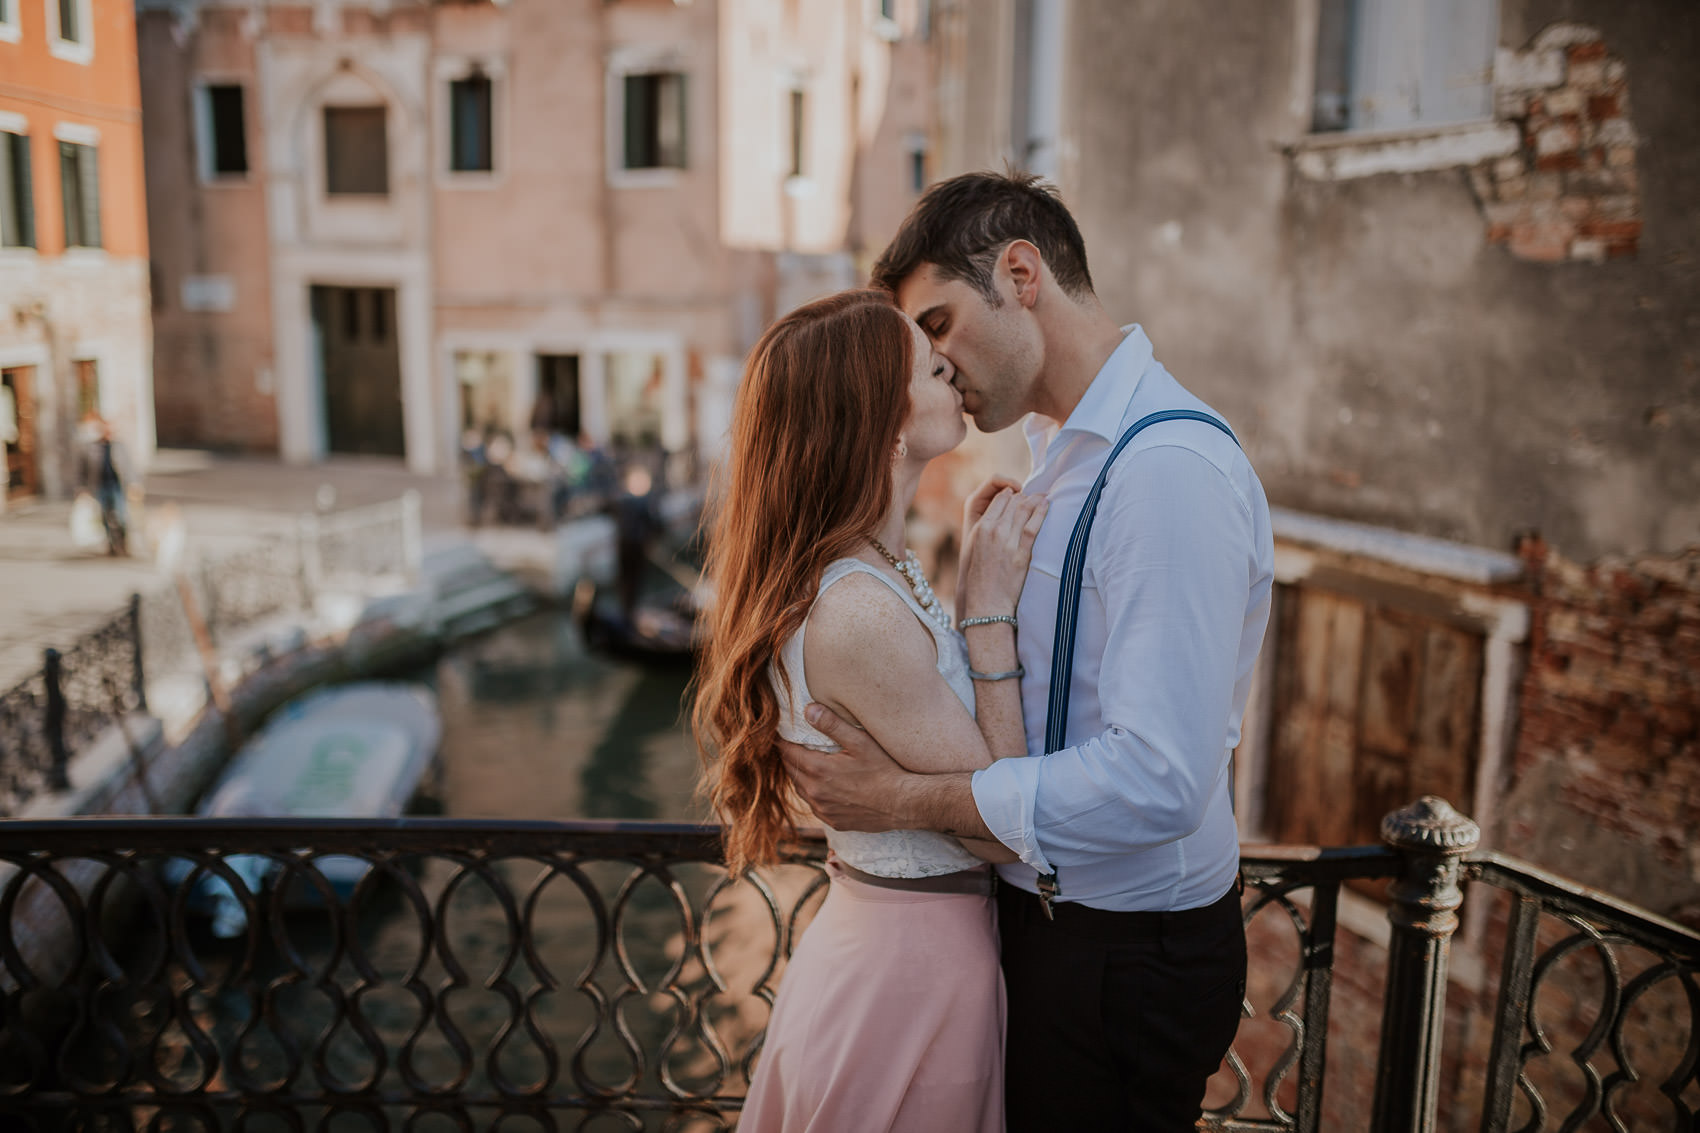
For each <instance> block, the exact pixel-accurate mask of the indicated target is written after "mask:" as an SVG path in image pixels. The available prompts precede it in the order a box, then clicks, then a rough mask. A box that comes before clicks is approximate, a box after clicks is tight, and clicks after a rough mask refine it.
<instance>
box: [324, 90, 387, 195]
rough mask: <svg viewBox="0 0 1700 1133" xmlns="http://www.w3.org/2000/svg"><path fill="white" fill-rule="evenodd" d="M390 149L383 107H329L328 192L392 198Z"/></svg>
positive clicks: (326, 137) (327, 115)
mask: <svg viewBox="0 0 1700 1133" xmlns="http://www.w3.org/2000/svg"><path fill="white" fill-rule="evenodd" d="M389 191H390V147H389V138H388V134H387V132H386V130H385V110H384V108H383V107H382V106H327V107H325V192H327V193H330V194H332V195H333V196H378V197H382V196H388V195H389Z"/></svg>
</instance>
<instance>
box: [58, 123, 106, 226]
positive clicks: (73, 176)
mask: <svg viewBox="0 0 1700 1133" xmlns="http://www.w3.org/2000/svg"><path fill="white" fill-rule="evenodd" d="M59 199H60V201H61V203H62V204H63V206H64V210H65V247H67V248H98V247H100V161H99V152H98V151H97V150H96V149H95V148H94V147H93V146H86V145H82V144H80V143H78V142H67V141H63V140H61V141H60V143H59Z"/></svg>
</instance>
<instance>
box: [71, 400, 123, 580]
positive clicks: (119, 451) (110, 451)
mask: <svg viewBox="0 0 1700 1133" xmlns="http://www.w3.org/2000/svg"><path fill="white" fill-rule="evenodd" d="M87 424H88V431H89V432H90V433H91V434H92V439H91V440H89V441H88V442H87V443H86V444H84V446H83V449H82V452H81V453H80V454H79V456H78V469H77V481H78V483H79V485H80V486H81V487H82V489H83V490H84V491H86V492H88V493H89V494H90V495H92V496H93V497H94V498H95V499H96V500H97V501H98V502H99V503H100V519H101V526H102V527H103V528H104V529H105V531H106V553H107V554H108V555H114V556H116V555H127V554H129V553H130V552H129V525H130V517H129V507H128V504H127V503H126V500H125V496H124V480H125V471H126V470H125V460H124V449H123V446H122V445H121V444H119V443H118V442H117V441H116V440H114V439H113V436H112V425H111V424H110V423H109V422H107V421H105V420H102V419H101V418H98V417H93V418H90V419H89V420H88V422H87Z"/></svg>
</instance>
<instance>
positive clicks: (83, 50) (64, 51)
mask: <svg viewBox="0 0 1700 1133" xmlns="http://www.w3.org/2000/svg"><path fill="white" fill-rule="evenodd" d="M47 50H48V52H49V53H51V54H52V56H53V57H54V58H55V59H63V60H65V62H67V63H77V64H80V65H82V66H85V67H86V66H88V64H90V63H92V62H94V44H92V43H75V42H72V41H71V40H68V39H55V40H53V41H52V42H50V43H49V44H48V45H47Z"/></svg>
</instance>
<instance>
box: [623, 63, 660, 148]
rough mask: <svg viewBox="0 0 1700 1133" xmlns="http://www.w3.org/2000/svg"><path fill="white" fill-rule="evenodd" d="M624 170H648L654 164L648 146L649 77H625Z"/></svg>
mask: <svg viewBox="0 0 1700 1133" xmlns="http://www.w3.org/2000/svg"><path fill="white" fill-rule="evenodd" d="M625 87H626V168H627V169H648V168H649V167H650V166H652V165H654V164H655V161H654V158H653V155H652V154H651V153H650V146H649V129H648V127H649V121H650V102H651V99H650V76H648V75H627V76H626V78H625Z"/></svg>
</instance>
